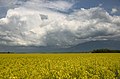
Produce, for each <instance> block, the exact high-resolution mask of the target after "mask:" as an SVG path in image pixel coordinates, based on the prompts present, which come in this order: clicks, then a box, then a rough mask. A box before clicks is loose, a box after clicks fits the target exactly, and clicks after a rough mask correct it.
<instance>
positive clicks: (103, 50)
mask: <svg viewBox="0 0 120 79" xmlns="http://www.w3.org/2000/svg"><path fill="white" fill-rule="evenodd" d="M92 53H120V50H110V49H96V50H93V51H92Z"/></svg>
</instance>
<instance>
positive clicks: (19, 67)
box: [0, 53, 120, 79]
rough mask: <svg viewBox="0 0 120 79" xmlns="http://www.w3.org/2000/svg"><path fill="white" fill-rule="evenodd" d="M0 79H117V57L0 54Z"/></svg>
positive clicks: (119, 59)
mask: <svg viewBox="0 0 120 79" xmlns="http://www.w3.org/2000/svg"><path fill="white" fill-rule="evenodd" d="M0 79H120V54H118V53H117V54H112V53H111V54H91V53H88V54H0Z"/></svg>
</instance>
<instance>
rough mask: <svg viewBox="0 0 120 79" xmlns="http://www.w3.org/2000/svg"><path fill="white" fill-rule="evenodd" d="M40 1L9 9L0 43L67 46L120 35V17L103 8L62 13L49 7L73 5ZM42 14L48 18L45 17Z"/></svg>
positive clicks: (0, 28) (1, 25) (0, 30)
mask: <svg viewBox="0 0 120 79" xmlns="http://www.w3.org/2000/svg"><path fill="white" fill-rule="evenodd" d="M34 1H38V0H34ZM40 3H41V4H40V5H38V4H39V2H37V3H32V1H28V2H26V3H25V4H24V5H23V6H20V7H18V8H15V9H9V10H8V12H7V15H6V17H5V18H1V19H0V44H5V45H25V46H29V45H34V46H50V45H52V46H67V45H75V44H79V43H82V42H86V41H91V40H102V39H103V40H104V39H108V40H109V39H114V37H115V39H119V37H120V36H119V35H120V27H119V26H120V16H111V15H109V13H108V12H106V11H105V10H104V9H102V8H100V7H95V8H90V9H83V8H82V9H81V10H77V11H75V12H73V13H71V14H62V13H59V12H57V11H54V10H51V9H48V8H49V7H50V8H53V9H56V10H65V9H68V8H69V7H70V6H71V4H69V3H67V2H64V1H61V2H59V1H58V2H44V1H42V2H40ZM43 3H45V4H43ZM42 4H43V5H42ZM56 4H57V5H56ZM45 6H46V7H45ZM41 15H42V16H44V17H47V18H46V19H42V18H43V17H41ZM109 36H111V38H110V37H109ZM117 37H118V38H117Z"/></svg>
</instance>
